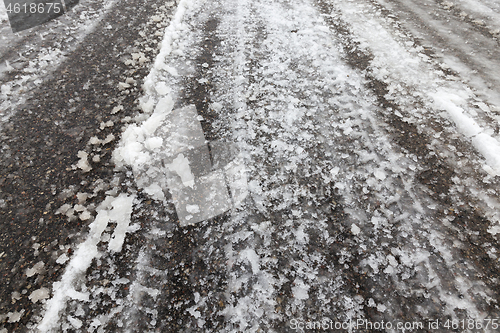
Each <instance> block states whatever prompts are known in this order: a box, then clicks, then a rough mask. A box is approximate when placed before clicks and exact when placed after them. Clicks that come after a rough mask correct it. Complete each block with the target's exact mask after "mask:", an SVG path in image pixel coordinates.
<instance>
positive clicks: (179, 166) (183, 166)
mask: <svg viewBox="0 0 500 333" xmlns="http://www.w3.org/2000/svg"><path fill="white" fill-rule="evenodd" d="M167 167H168V168H169V169H170V170H171V171H174V172H176V173H177V174H178V175H179V177H181V181H182V184H183V185H184V186H186V187H187V186H189V187H191V188H193V187H194V175H193V173H192V172H191V167H190V166H189V160H188V159H187V158H185V157H184V155H183V154H179V155H178V156H177V157H176V158H175V159H174V160H173V161H172V163H171V164H169V165H168V166H167Z"/></svg>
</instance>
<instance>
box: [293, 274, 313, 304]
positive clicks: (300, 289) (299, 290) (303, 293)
mask: <svg viewBox="0 0 500 333" xmlns="http://www.w3.org/2000/svg"><path fill="white" fill-rule="evenodd" d="M294 284H295V286H294V287H292V293H293V295H294V296H295V298H296V299H301V300H304V299H308V298H309V286H308V285H306V284H305V283H304V281H302V280H300V279H296V280H295V282H294Z"/></svg>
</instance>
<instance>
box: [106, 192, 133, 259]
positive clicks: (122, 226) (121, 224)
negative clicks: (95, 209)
mask: <svg viewBox="0 0 500 333" xmlns="http://www.w3.org/2000/svg"><path fill="white" fill-rule="evenodd" d="M133 201H134V197H127V196H120V197H118V198H117V199H116V200H115V201H113V203H112V204H111V205H112V206H113V210H112V214H110V216H109V217H110V219H111V220H113V221H116V223H117V226H116V228H115V231H114V232H113V236H112V237H111V240H110V241H109V244H108V250H110V251H114V252H120V251H121V250H122V246H123V242H124V241H125V233H126V232H127V231H128V230H127V229H128V226H129V224H130V216H131V215H132V204H133Z"/></svg>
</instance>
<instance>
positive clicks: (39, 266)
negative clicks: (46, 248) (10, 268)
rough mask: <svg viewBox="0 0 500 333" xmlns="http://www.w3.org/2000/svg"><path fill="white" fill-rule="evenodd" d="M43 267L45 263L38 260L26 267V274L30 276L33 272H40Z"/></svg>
mask: <svg viewBox="0 0 500 333" xmlns="http://www.w3.org/2000/svg"><path fill="white" fill-rule="evenodd" d="M44 267H45V263H44V262H43V261H39V262H37V263H36V264H35V265H34V266H33V267H32V268H28V269H27V270H26V276H27V277H32V276H33V275H35V274H40V273H41V272H42V270H43V268H44Z"/></svg>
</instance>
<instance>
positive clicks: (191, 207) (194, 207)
mask: <svg viewBox="0 0 500 333" xmlns="http://www.w3.org/2000/svg"><path fill="white" fill-rule="evenodd" d="M186 211H187V212H188V213H191V214H196V213H199V212H200V206H198V205H186Z"/></svg>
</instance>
